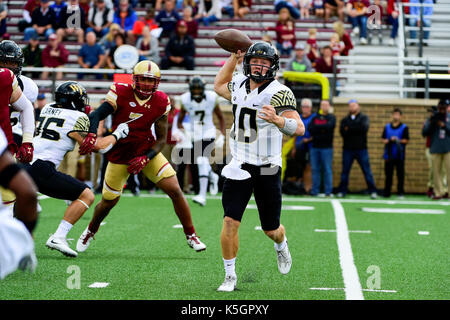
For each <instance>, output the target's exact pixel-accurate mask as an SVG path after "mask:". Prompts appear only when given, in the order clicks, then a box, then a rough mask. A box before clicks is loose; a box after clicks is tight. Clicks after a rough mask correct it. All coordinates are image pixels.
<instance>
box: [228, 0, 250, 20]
mask: <svg viewBox="0 0 450 320" xmlns="http://www.w3.org/2000/svg"><path fill="white" fill-rule="evenodd" d="M251 9H252V0H233V11H234V18H235V19H244V16H245V15H246V14H248V13H249V12H250V10H251Z"/></svg>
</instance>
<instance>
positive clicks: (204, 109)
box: [177, 76, 225, 206]
mask: <svg viewBox="0 0 450 320" xmlns="http://www.w3.org/2000/svg"><path fill="white" fill-rule="evenodd" d="M205 86H206V84H205V82H204V81H203V79H202V78H200V77H198V76H196V77H193V78H192V79H191V80H190V81H189V92H186V93H184V94H182V95H181V99H180V100H181V111H180V114H179V115H178V123H177V125H178V128H180V129H183V119H184V117H185V115H186V113H187V114H189V120H190V126H189V128H190V130H189V131H190V132H189V134H188V135H187V136H188V137H189V136H190V137H191V139H192V142H193V149H191V150H192V151H191V159H190V161H191V162H190V163H196V164H197V167H198V178H199V185H200V192H199V194H198V195H197V196H195V197H193V198H192V201H194V202H195V203H197V204H199V205H201V206H204V205H205V204H206V191H207V189H208V182H210V183H211V187H210V192H211V194H212V195H216V194H217V192H218V185H217V184H218V182H219V176H218V175H217V174H216V173H215V172H214V171H213V170H212V168H211V165H210V163H209V159H210V157H211V152H212V151H213V150H214V141H215V139H216V126H215V125H214V122H213V114H215V115H216V116H217V118H218V119H219V125H220V132H221V133H222V135H221V136H219V139H221V140H224V135H225V120H224V117H223V114H222V111H220V107H219V103H218V99H219V97H218V95H217V94H216V93H215V92H214V91H210V90H205ZM219 139H218V140H219ZM222 145H223V143H222ZM184 160H187V159H184Z"/></svg>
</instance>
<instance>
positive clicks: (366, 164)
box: [337, 99, 377, 199]
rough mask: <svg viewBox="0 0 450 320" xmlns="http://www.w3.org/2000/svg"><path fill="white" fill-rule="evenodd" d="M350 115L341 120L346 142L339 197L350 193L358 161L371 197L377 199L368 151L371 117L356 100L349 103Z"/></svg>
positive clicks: (341, 128) (342, 132) (340, 130)
mask: <svg viewBox="0 0 450 320" xmlns="http://www.w3.org/2000/svg"><path fill="white" fill-rule="evenodd" d="M348 107H349V114H348V116H347V117H345V118H344V119H342V120H341V124H340V129H339V132H340V133H341V136H342V138H343V140H344V145H343V152H342V173H341V182H340V184H339V188H338V191H339V192H338V194H337V196H338V197H340V198H342V197H345V195H346V194H347V193H348V182H349V176H350V170H351V168H352V164H353V161H354V160H355V159H356V161H358V164H359V166H360V167H361V170H362V172H363V174H364V179H365V180H366V183H367V186H368V190H369V193H370V197H371V198H372V199H376V198H377V188H376V186H375V180H374V179H373V175H372V170H371V169H370V161H369V152H368V151H367V132H368V131H369V117H368V116H366V115H365V114H363V113H362V112H361V108H360V106H359V104H358V102H357V101H356V100H355V99H352V100H350V101H349V102H348Z"/></svg>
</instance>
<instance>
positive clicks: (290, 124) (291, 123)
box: [280, 117, 297, 136]
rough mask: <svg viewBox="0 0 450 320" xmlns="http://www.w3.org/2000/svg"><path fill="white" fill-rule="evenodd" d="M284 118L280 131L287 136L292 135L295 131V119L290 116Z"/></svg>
mask: <svg viewBox="0 0 450 320" xmlns="http://www.w3.org/2000/svg"><path fill="white" fill-rule="evenodd" d="M283 118H284V127H283V128H281V129H280V131H281V132H283V133H284V134H287V135H288V136H292V135H294V133H295V131H297V121H296V120H295V119H291V118H286V117H283Z"/></svg>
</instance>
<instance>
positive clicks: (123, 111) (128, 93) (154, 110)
mask: <svg viewBox="0 0 450 320" xmlns="http://www.w3.org/2000/svg"><path fill="white" fill-rule="evenodd" d="M106 101H108V102H109V103H110V104H111V105H112V106H113V107H114V109H115V111H114V114H113V116H112V117H113V120H112V130H113V131H114V130H115V129H116V128H117V126H118V125H119V124H121V123H123V122H127V121H130V120H131V121H130V122H129V123H128V127H129V128H130V132H129V134H128V137H126V138H123V139H120V140H119V141H118V142H117V143H116V144H115V145H114V147H113V148H112V149H111V150H110V151H109V152H108V153H107V156H108V160H109V161H111V162H113V163H119V164H127V163H128V162H129V161H130V160H132V159H133V158H135V157H138V156H143V155H146V154H147V153H148V152H149V151H150V149H151V147H152V146H153V145H154V144H155V142H156V138H155V137H154V135H153V133H152V125H153V124H154V123H155V122H156V121H157V120H158V119H159V118H160V117H161V116H163V115H164V114H167V113H168V112H169V111H170V101H169V98H168V97H167V95H166V94H165V93H164V92H162V91H156V92H155V93H154V94H153V95H152V96H151V98H150V99H148V100H145V101H142V100H140V99H138V98H136V96H135V95H134V91H133V87H132V85H130V84H125V83H114V84H113V85H112V86H111V89H110V91H109V92H108V94H107V95H106Z"/></svg>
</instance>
